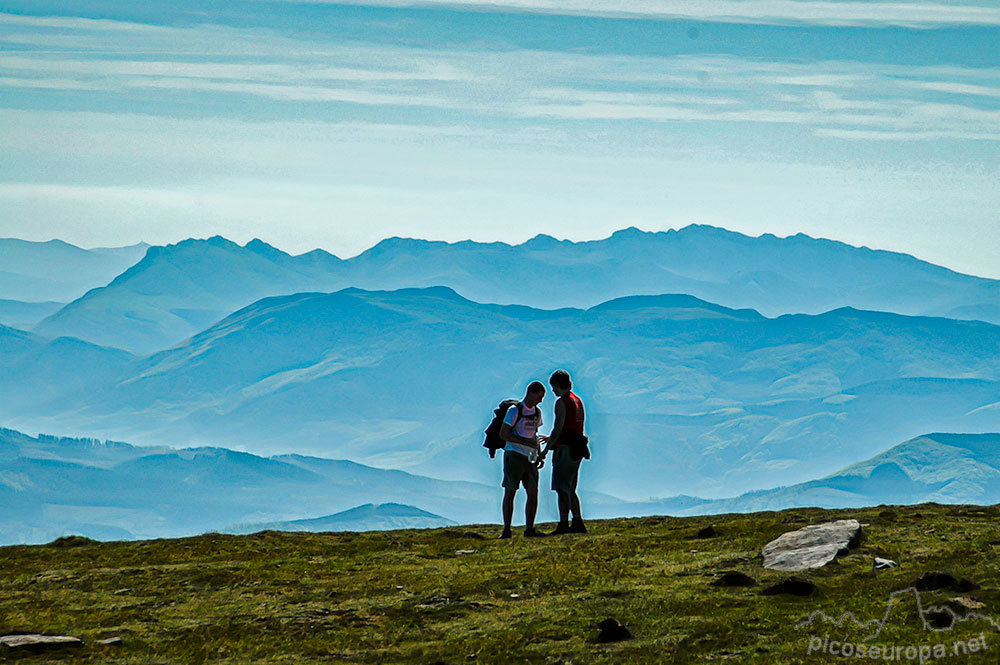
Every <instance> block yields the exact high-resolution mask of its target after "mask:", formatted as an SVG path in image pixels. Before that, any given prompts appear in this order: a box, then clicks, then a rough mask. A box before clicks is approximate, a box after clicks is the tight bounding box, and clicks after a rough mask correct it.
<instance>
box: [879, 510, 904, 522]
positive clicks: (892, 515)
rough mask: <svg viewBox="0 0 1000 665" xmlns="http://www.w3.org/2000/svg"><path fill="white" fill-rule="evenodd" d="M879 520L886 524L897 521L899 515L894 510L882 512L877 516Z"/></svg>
mask: <svg viewBox="0 0 1000 665" xmlns="http://www.w3.org/2000/svg"><path fill="white" fill-rule="evenodd" d="M878 516H879V519H883V520H885V521H886V522H892V521H895V520H898V519H899V513H897V512H896V511H895V510H883V511H882V512H880V513H879V514H878Z"/></svg>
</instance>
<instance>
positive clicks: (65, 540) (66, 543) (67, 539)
mask: <svg viewBox="0 0 1000 665" xmlns="http://www.w3.org/2000/svg"><path fill="white" fill-rule="evenodd" d="M97 544H98V541H96V540H94V539H92V538H87V537H86V536H63V537H62V538H56V539H55V540H53V541H52V542H51V543H49V547H84V546H85V545H97Z"/></svg>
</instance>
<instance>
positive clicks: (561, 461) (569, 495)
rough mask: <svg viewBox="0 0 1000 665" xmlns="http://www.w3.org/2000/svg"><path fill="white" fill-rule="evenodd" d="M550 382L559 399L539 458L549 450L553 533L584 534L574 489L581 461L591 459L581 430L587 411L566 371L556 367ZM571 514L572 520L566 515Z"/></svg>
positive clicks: (577, 497) (585, 438) (578, 476)
mask: <svg viewBox="0 0 1000 665" xmlns="http://www.w3.org/2000/svg"><path fill="white" fill-rule="evenodd" d="M549 385H550V386H552V390H553V391H554V392H555V394H556V395H558V396H559V399H558V400H557V401H556V421H555V425H553V427H552V434H550V435H549V437H548V442H547V445H546V446H545V450H543V451H542V455H541V458H542V459H543V460H544V459H545V456H546V455H547V454H548V453H549V452H550V451H554V452H553V453H552V490H553V491H554V492H556V494H557V495H558V496H559V524H558V526H556V530H555V531H553V532H552V535H556V534H560V533H587V527H586V526H585V525H584V523H583V515H582V512H581V508H580V497H579V495H578V494H577V492H576V487H577V483H578V481H579V478H580V462H581V461H582V460H583V459H584V458H587V459H589V458H590V452H589V450H588V449H587V437H586V435H585V434H584V433H583V425H584V421H585V419H586V413H585V411H584V408H583V401H582V400H581V399H580V398H579V396H577V395H576V394H575V393H574V392H573V381H572V379H570V376H569V372H567V371H566V370H564V369H559V370H556V371H555V372H553V373H552V376H551V377H550V378H549ZM570 513H572V514H573V523H572V524H570V522H569V516H570Z"/></svg>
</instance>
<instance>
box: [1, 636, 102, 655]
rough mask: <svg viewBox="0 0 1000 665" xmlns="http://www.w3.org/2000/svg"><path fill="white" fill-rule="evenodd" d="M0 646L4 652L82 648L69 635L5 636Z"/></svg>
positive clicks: (79, 643)
mask: <svg viewBox="0 0 1000 665" xmlns="http://www.w3.org/2000/svg"><path fill="white" fill-rule="evenodd" d="M0 646H2V647H4V650H6V651H14V650H16V651H32V652H34V651H49V650H52V649H65V648H67V647H79V646H83V642H82V641H81V640H80V638H79V637H71V636H69V635H5V636H4V637H0Z"/></svg>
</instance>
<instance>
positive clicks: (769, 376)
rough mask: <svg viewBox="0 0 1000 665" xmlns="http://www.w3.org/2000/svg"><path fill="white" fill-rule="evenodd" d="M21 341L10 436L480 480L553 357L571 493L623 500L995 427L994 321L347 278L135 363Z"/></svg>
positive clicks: (490, 476) (733, 487)
mask: <svg viewBox="0 0 1000 665" xmlns="http://www.w3.org/2000/svg"><path fill="white" fill-rule="evenodd" d="M0 332H2V331H0ZM9 334H10V335H14V334H15V333H13V332H10V333H9ZM22 337H23V339H21V340H20V344H21V346H20V347H17V348H14V347H12V346H8V347H6V348H5V349H4V351H3V352H0V357H2V359H0V362H2V363H3V364H4V366H7V367H11V368H13V369H12V370H11V371H10V372H9V373H8V374H7V375H6V377H5V380H4V381H3V382H2V384H0V386H2V388H3V390H4V391H5V392H4V393H3V394H5V395H12V397H11V401H5V402H4V403H0V418H3V419H4V420H5V422H7V424H8V425H9V426H11V427H16V428H18V429H21V430H25V431H47V432H60V433H66V434H69V433H72V434H82V435H86V436H95V437H102V438H113V439H126V440H129V441H133V442H136V443H140V444H143V445H157V444H158V445H207V446H224V447H230V448H235V449H241V450H248V451H252V452H255V453H259V454H276V453H282V452H287V451H298V452H302V453H306V454H311V455H316V456H321V457H336V458H345V459H352V460H355V461H358V462H362V463H365V464H369V465H373V466H378V467H385V468H402V469H406V470H409V471H411V472H413V473H418V474H421V475H427V476H431V477H436V478H442V479H455V480H458V479H472V480H476V481H480V482H485V483H490V484H492V483H493V482H494V481H495V477H494V476H495V469H494V468H492V467H491V466H490V464H489V463H488V460H486V459H485V457H484V454H483V450H482V449H481V448H480V443H481V439H482V430H483V428H484V427H485V426H486V423H487V422H488V420H489V417H490V416H491V413H492V409H493V407H494V406H495V405H496V404H497V403H499V402H500V401H501V400H502V399H504V398H507V397H510V396H518V395H519V393H520V392H521V391H523V389H524V386H525V385H526V384H527V383H528V382H529V381H530V380H532V379H542V380H544V379H545V378H546V377H547V376H548V373H549V372H551V370H553V369H555V368H556V367H565V368H567V369H569V370H570V372H571V373H572V374H573V375H574V377H575V379H576V381H577V387H578V392H579V394H580V395H581V396H582V397H583V398H584V400H585V402H586V404H587V406H588V414H589V415H588V430H589V432H590V433H591V435H592V438H593V441H594V449H595V454H596V457H595V461H593V462H592V463H588V465H587V467H586V471H585V474H586V475H587V476H589V480H588V483H589V485H588V486H589V487H590V488H592V489H595V490H597V491H600V492H604V493H607V494H610V495H614V496H619V497H622V498H625V499H628V500H642V499H646V498H648V497H651V496H667V495H672V494H695V495H700V496H705V497H724V496H733V495H736V494H740V493H742V492H745V491H750V490H754V489H762V488H767V487H773V486H777V485H788V484H793V483H797V482H802V481H807V480H810V479H813V478H817V477H821V476H823V475H826V474H828V473H831V472H832V471H835V470H836V469H838V468H841V467H843V466H845V465H847V464H850V463H853V462H855V461H857V460H859V459H864V458H867V457H869V456H871V455H873V454H875V453H877V452H879V451H881V450H884V449H885V448H886V447H887V446H889V445H892V444H893V442H898V441H901V440H907V439H909V438H912V437H914V436H917V435H920V434H921V433H924V432H927V431H934V430H950V431H965V432H991V431H997V430H1000V408H998V406H997V405H998V404H1000V362H998V360H1000V327H998V326H994V325H991V324H987V323H983V322H975V321H954V320H950V319H942V318H927V317H908V316H901V315H897V314H887V313H881V312H865V311H859V310H854V309H850V308H845V309H839V310H835V311H831V312H828V313H825V314H821V315H817V316H811V315H786V316H781V317H777V318H767V317H764V316H762V315H761V314H759V313H757V312H755V311H752V310H733V309H729V308H726V307H722V306H719V305H715V304H712V303H708V302H705V301H701V300H698V299H696V298H693V297H691V296H655V297H654V296H637V297H630V298H623V299H618V300H614V301H610V302H607V303H604V304H601V305H598V306H596V307H592V308H590V309H587V310H580V309H572V308H564V309H559V310H539V309H532V308H528V307H524V306H501V305H484V304H479V303H475V302H472V301H469V300H466V299H464V298H462V297H461V296H459V295H458V294H456V293H455V292H454V291H451V290H449V289H446V288H443V287H436V288H430V289H403V290H399V291H392V292H369V291H362V290H359V289H347V290H344V291H340V292H336V293H330V294H326V293H300V294H295V295H291V296H283V297H273V298H266V299H264V300H261V301H259V302H257V303H254V304H253V305H251V306H249V307H246V308H244V309H242V310H240V311H238V312H235V313H233V314H232V315H230V316H229V317H226V318H225V319H224V320H223V321H221V322H219V323H218V324H216V325H214V326H212V327H210V328H208V329H207V330H205V331H204V332H202V333H199V334H198V335H196V336H194V337H192V338H191V339H189V340H187V341H186V342H185V343H183V344H181V345H179V346H177V347H175V348H172V349H168V350H166V351H162V352H160V353H156V354H153V355H151V356H148V357H140V358H135V357H130V356H127V355H123V352H120V351H115V350H110V349H106V348H103V347H96V346H92V345H85V343H82V342H77V341H72V342H71V341H65V340H63V341H60V340H58V339H57V340H56V341H54V342H44V341H43V340H40V339H38V338H35V337H32V336H28V335H26V334H22ZM60 344H75V345H79V346H80V347H81V351H80V352H79V353H77V354H75V356H74V357H75V358H76V359H77V362H76V364H75V365H72V366H67V378H66V379H65V383H66V385H67V387H68V389H67V390H65V391H63V392H60V393H58V394H52V391H53V386H60V385H61V384H62V383H63V381H62V380H61V379H60V378H59V376H58V374H53V373H52V372H49V371H48V370H49V369H50V368H49V365H48V364H46V363H42V362H39V361H38V360H37V359H38V358H47V357H49V356H50V355H56V356H57V353H58V349H57V348H56V349H54V348H52V347H58V346H59V345H60ZM22 347H23V348H24V349H27V350H26V351H21V350H19V349H21V348H22ZM8 349H9V350H8ZM19 354H20V355H19ZM87 354H90V355H92V356H93V357H94V358H95V362H97V363H100V364H101V365H100V366H101V367H103V368H104V369H103V370H100V369H99V368H97V367H95V368H94V370H93V371H88V369H87V366H86V365H87V363H86V362H83V361H82V360H81V359H82V358H84V357H86V356H87ZM105 357H108V358H110V359H111V362H106V361H105ZM130 358H131V359H130ZM51 364H52V365H53V367H52V369H53V371H56V370H58V368H59V363H51ZM102 372H103V373H102ZM547 399H548V400H549V401H547V402H544V403H543V409H544V410H545V413H546V417H547V418H550V415H549V414H551V396H549V397H548V398H547ZM550 422H551V421H550ZM420 507H421V508H427V507H426V506H420Z"/></svg>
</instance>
